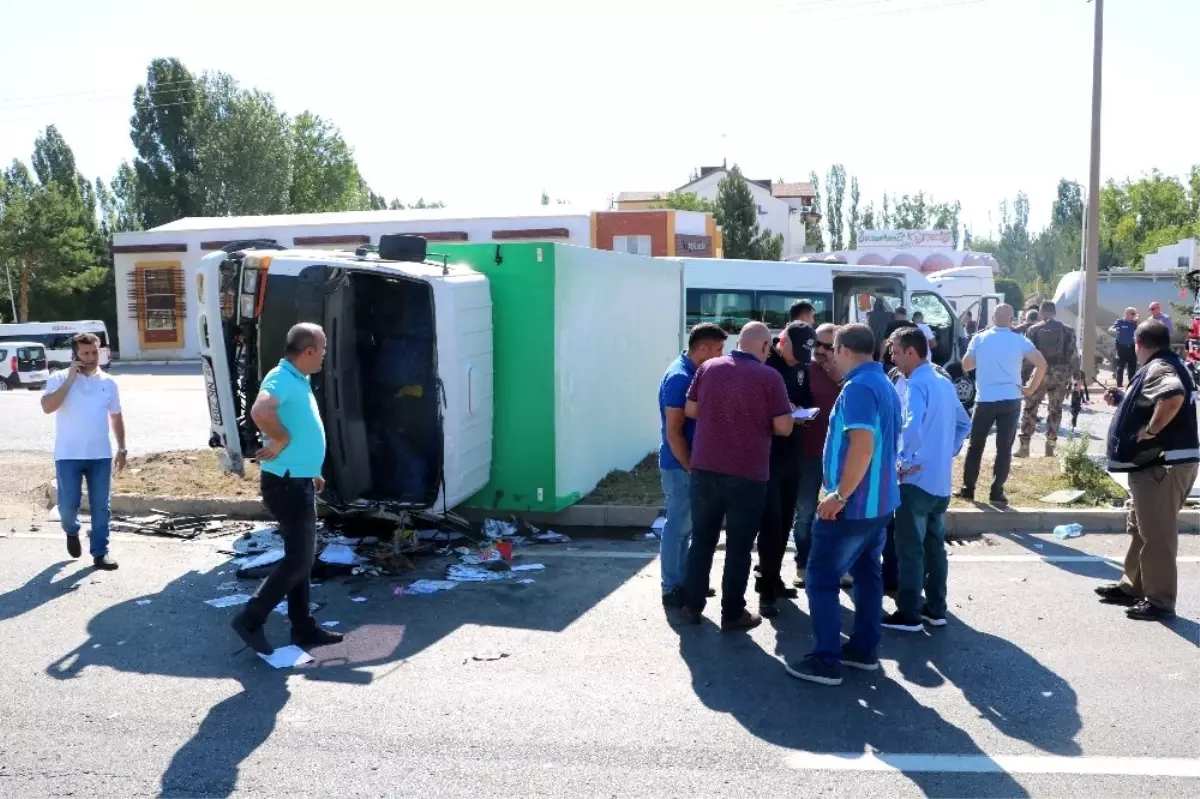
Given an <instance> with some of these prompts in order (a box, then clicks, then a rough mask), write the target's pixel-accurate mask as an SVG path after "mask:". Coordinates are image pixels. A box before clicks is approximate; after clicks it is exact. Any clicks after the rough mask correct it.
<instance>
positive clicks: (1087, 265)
mask: <svg viewBox="0 0 1200 799" xmlns="http://www.w3.org/2000/svg"><path fill="white" fill-rule="evenodd" d="M1092 1H1093V0H1088V2H1089V3H1090V2H1092ZM1095 3H1096V31H1095V42H1094V44H1093V46H1092V161H1091V171H1090V173H1089V175H1088V196H1087V215H1086V217H1085V219H1084V225H1083V233H1084V257H1083V263H1084V273H1083V314H1082V317H1083V363H1082V364H1081V367H1082V369H1083V370H1084V374H1086V375H1087V377H1088V379H1089V380H1091V379H1093V378H1095V376H1096V281H1097V279H1098V277H1099V271H1100V79H1101V71H1102V70H1101V58H1100V53H1101V50H1102V49H1103V45H1104V0H1095Z"/></svg>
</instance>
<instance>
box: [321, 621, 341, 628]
mask: <svg viewBox="0 0 1200 799" xmlns="http://www.w3.org/2000/svg"><path fill="white" fill-rule="evenodd" d="M339 624H341V622H340V621H336V620H332V621H323V622H321V626H322V627H337V626H338V625H339Z"/></svg>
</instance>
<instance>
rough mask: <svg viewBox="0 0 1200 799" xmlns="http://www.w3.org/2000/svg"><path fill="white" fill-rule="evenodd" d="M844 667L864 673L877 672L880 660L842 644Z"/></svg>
mask: <svg viewBox="0 0 1200 799" xmlns="http://www.w3.org/2000/svg"><path fill="white" fill-rule="evenodd" d="M842 665H843V666H849V667H850V668H852V669H862V670H863V671H876V670H878V669H879V658H877V657H875V656H874V655H868V654H867V653H865V652H859V651H858V650H856V649H851V648H850V647H849V646H847V645H845V644H842Z"/></svg>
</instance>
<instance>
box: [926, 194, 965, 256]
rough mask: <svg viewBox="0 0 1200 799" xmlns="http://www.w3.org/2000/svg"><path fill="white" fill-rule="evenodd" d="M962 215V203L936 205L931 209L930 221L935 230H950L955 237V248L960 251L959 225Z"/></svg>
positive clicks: (956, 201)
mask: <svg viewBox="0 0 1200 799" xmlns="http://www.w3.org/2000/svg"><path fill="white" fill-rule="evenodd" d="M961 215H962V203H960V202H959V201H958V200H955V201H954V202H953V203H934V204H933V205H931V206H930V208H929V217H928V218H929V220H930V225H931V227H932V229H933V230H948V231H950V232H951V234H952V235H953V236H954V248H955V249H958V237H959V233H960V231H959V225H958V219H959V216H961Z"/></svg>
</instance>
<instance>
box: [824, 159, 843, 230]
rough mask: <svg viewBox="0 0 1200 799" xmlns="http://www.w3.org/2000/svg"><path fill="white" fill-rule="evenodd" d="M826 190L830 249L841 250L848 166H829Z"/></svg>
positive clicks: (826, 219) (826, 222) (826, 218)
mask: <svg viewBox="0 0 1200 799" xmlns="http://www.w3.org/2000/svg"><path fill="white" fill-rule="evenodd" d="M825 191H826V193H827V194H828V198H827V199H826V201H825V208H826V217H825V224H826V225H827V226H828V227H829V249H831V250H840V249H842V244H843V241H844V239H843V238H842V230H843V228H842V203H843V201H844V200H845V197H846V168H845V167H844V166H842V165H841V164H834V165H833V166H831V167H830V168H829V177H828V178H826V180H825Z"/></svg>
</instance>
